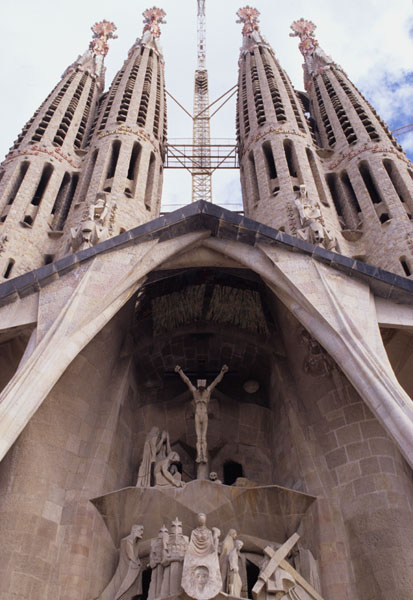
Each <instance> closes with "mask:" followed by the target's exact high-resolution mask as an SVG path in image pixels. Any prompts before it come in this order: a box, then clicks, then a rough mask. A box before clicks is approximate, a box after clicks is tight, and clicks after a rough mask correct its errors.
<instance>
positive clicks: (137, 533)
mask: <svg viewBox="0 0 413 600" xmlns="http://www.w3.org/2000/svg"><path fill="white" fill-rule="evenodd" d="M130 532H131V534H132V535H133V537H134V538H138V539H141V537H142V536H143V525H132V529H131V531H130Z"/></svg>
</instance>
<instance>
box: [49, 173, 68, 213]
mask: <svg viewBox="0 0 413 600" xmlns="http://www.w3.org/2000/svg"><path fill="white" fill-rule="evenodd" d="M69 182H70V175H69V173H67V172H66V173H65V174H64V176H63V179H62V183H61V184H60V187H59V191H58V192H57V196H56V200H55V201H54V204H53V208H52V212H51V214H52V215H54V214H55V213H56V211H58V210H59V209H60V207H61V205H62V202H63V198H64V197H65V195H66V193H67V188H68V186H69Z"/></svg>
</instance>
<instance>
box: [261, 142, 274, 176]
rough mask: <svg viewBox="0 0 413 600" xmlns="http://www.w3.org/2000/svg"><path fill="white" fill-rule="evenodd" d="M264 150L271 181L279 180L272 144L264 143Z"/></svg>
mask: <svg viewBox="0 0 413 600" xmlns="http://www.w3.org/2000/svg"><path fill="white" fill-rule="evenodd" d="M262 149H263V152H264V156H265V162H266V165H267V173H268V177H269V178H270V179H276V178H277V169H276V166H275V161H274V155H273V152H272V148H271V142H264V144H263V145H262Z"/></svg>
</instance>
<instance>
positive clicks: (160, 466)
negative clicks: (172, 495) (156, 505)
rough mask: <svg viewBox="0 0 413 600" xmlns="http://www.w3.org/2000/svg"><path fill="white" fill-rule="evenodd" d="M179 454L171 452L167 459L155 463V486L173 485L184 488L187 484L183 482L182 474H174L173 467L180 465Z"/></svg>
mask: <svg viewBox="0 0 413 600" xmlns="http://www.w3.org/2000/svg"><path fill="white" fill-rule="evenodd" d="M179 460H180V459H179V454H178V453H177V452H170V453H169V454H168V456H167V457H166V458H163V459H161V460H159V461H158V462H156V463H155V468H154V475H155V486H156V487H158V486H165V485H173V486H175V487H183V486H184V485H185V484H184V482H183V481H181V476H180V475H181V474H180V473H179V471H177V472H176V473H175V474H172V473H171V471H170V469H171V465H173V464H176V463H179Z"/></svg>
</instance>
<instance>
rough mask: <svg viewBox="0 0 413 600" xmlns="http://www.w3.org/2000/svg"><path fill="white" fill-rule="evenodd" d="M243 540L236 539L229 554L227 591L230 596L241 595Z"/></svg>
mask: <svg viewBox="0 0 413 600" xmlns="http://www.w3.org/2000/svg"><path fill="white" fill-rule="evenodd" d="M243 545H244V544H243V542H242V541H241V540H235V542H234V547H233V549H232V550H231V552H230V553H229V555H228V576H227V582H226V588H225V591H226V592H227V594H229V595H230V596H236V597H237V598H239V597H240V596H241V590H242V579H241V575H240V553H241V548H242V547H243Z"/></svg>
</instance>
